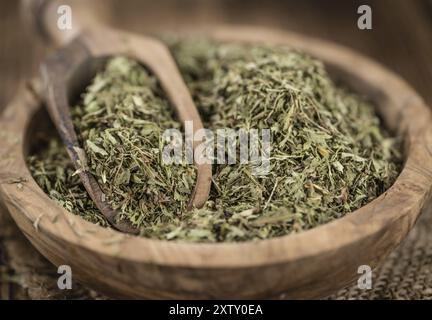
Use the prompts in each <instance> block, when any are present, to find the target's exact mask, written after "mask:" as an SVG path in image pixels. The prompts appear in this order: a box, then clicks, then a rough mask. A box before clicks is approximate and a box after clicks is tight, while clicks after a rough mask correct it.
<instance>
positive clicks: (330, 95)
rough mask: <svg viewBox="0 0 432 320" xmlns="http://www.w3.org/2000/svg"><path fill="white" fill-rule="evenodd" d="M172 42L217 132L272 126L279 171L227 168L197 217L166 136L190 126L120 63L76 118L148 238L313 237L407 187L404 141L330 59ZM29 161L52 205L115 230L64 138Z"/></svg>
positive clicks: (221, 167)
mask: <svg viewBox="0 0 432 320" xmlns="http://www.w3.org/2000/svg"><path fill="white" fill-rule="evenodd" d="M166 41H167V43H168V45H169V47H170V49H171V51H172V53H173V56H174V58H175V59H176V61H177V63H178V66H179V68H180V71H181V73H182V75H183V77H184V79H185V81H186V83H187V85H188V87H189V89H190V92H191V94H192V96H193V98H194V101H195V103H196V105H197V107H198V109H199V112H200V114H201V116H202V118H203V120H204V124H205V127H206V128H210V129H221V128H230V129H234V130H239V129H250V128H254V129H270V130H271V147H272V149H271V154H270V156H271V160H270V172H269V174H267V175H264V176H259V177H258V176H254V175H253V174H252V172H253V170H252V169H253V164H251V163H249V164H239V163H234V164H230V165H227V164H215V165H214V166H213V173H214V174H213V179H212V188H211V194H210V198H209V200H208V201H207V203H206V205H205V207H204V208H202V209H195V210H193V211H190V212H187V211H186V210H185V208H186V206H187V203H188V201H189V198H190V195H191V192H192V190H193V186H194V184H195V178H196V172H195V169H194V167H193V166H191V165H186V164H184V163H183V164H180V165H170V166H168V165H164V164H163V163H162V162H161V150H162V147H163V145H162V143H161V141H162V140H161V134H162V133H163V131H164V130H165V129H167V128H176V129H181V124H180V123H178V122H177V121H176V120H175V116H174V114H173V111H172V108H171V107H170V105H169V102H168V100H167V99H166V97H165V96H164V93H163V91H162V90H161V88H160V86H159V84H158V81H157V79H156V78H155V77H154V76H153V75H152V74H151V73H149V72H148V71H147V70H146V69H145V68H144V67H142V66H141V65H139V64H138V63H136V62H135V61H132V60H130V59H127V58H123V57H116V58H113V59H110V60H109V61H108V63H107V65H106V68H105V69H104V70H102V71H101V72H100V73H99V74H98V75H97V76H96V77H95V78H94V80H93V82H92V83H91V84H90V86H89V87H88V88H87V91H86V92H85V93H84V94H83V99H82V101H81V102H80V104H79V105H77V106H76V107H74V108H73V109H72V114H73V119H74V124H75V126H76V129H77V132H78V135H79V137H80V139H81V141H82V142H83V146H84V148H85V154H86V155H87V158H88V159H87V161H88V163H86V164H84V165H85V167H86V168H88V169H89V170H91V172H92V173H93V174H94V175H95V176H96V178H97V179H98V181H99V183H100V184H101V187H102V189H103V191H104V193H105V194H106V195H107V199H108V201H109V202H110V203H111V205H112V206H113V207H114V208H118V210H121V212H122V218H123V219H128V220H129V221H131V222H132V223H133V224H134V225H136V226H137V227H139V228H140V229H141V235H142V236H145V237H150V238H156V239H164V240H171V241H173V240H176V241H193V242H221V241H228V242H230V241H246V240H258V239H266V238H272V237H277V236H282V235H286V234H290V233H293V232H301V231H303V230H307V229H310V228H313V227H315V226H318V225H320V224H324V223H327V222H329V221H331V220H334V219H337V218H339V217H342V216H344V215H345V214H348V213H350V212H352V211H354V210H355V209H357V208H359V207H361V206H363V205H364V204H366V203H367V202H369V201H371V200H373V199H375V198H376V197H377V196H378V195H379V194H380V193H382V192H383V191H384V190H385V189H387V188H388V187H389V186H390V185H391V184H392V183H393V182H394V180H395V179H396V177H397V175H398V172H399V170H400V168H401V160H402V156H401V153H400V150H401V148H400V146H401V143H400V142H401V141H400V139H398V138H394V137H392V136H391V135H390V134H389V133H388V132H387V131H386V130H385V129H383V128H382V127H381V124H380V120H379V118H378V117H377V116H376V114H375V113H374V108H373V106H372V105H371V104H370V103H369V102H368V101H366V100H365V99H364V98H362V97H360V96H358V95H356V94H354V93H352V92H351V91H350V90H349V89H347V88H345V87H343V86H339V85H336V84H335V83H334V82H333V81H332V80H331V78H330V77H329V75H328V74H327V71H326V70H325V68H324V66H323V64H322V63H321V62H320V61H317V60H315V59H313V58H311V57H309V56H307V55H305V54H304V53H302V52H298V51H295V50H291V49H287V48H283V47H270V46H264V45H262V46H250V45H244V44H235V43H230V44H228V43H216V42H212V41H209V40H205V39H197V38H194V39H177V38H172V39H167V40H166ZM261 148H262V146H261V145H260V146H259V148H258V149H257V150H254V152H255V153H257V154H260V152H261ZM225 156H226V155H225ZM84 159H85V157H84ZM29 163H30V168H31V171H32V173H33V176H34V177H35V179H36V180H37V182H38V183H39V185H40V186H41V187H42V188H43V189H44V190H45V191H46V192H48V193H49V195H50V197H51V198H53V199H54V200H55V201H57V202H58V203H59V204H60V205H62V206H63V207H65V208H66V209H68V210H70V211H72V212H73V213H75V214H79V215H81V216H83V217H84V218H85V219H87V220H89V221H92V222H94V223H99V224H101V225H104V226H106V225H107V223H106V222H105V220H104V219H103V217H102V216H101V215H100V213H99V212H98V210H97V209H96V208H95V206H94V204H93V203H92V201H91V200H90V198H89V197H88V195H87V193H86V192H85V190H84V188H83V187H82V185H81V184H80V181H79V179H78V177H77V176H76V175H73V173H74V170H73V168H72V167H71V164H70V161H69V160H68V157H67V154H66V151H65V149H64V148H63V147H62V146H61V145H60V143H59V141H58V140H57V139H53V140H52V141H51V142H50V144H49V146H48V148H47V149H46V150H45V151H44V152H43V153H41V154H37V155H33V156H31V157H30V158H29ZM258 165H259V163H258ZM59 168H64V170H61V169H59Z"/></svg>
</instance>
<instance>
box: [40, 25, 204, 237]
mask: <svg viewBox="0 0 432 320" xmlns="http://www.w3.org/2000/svg"><path fill="white" fill-rule="evenodd" d="M39 25H43V23H39ZM45 25H46V23H45ZM57 32H58V31H57ZM45 33H49V30H45ZM57 36H58V35H57ZM114 55H122V56H127V57H130V58H133V59H136V60H137V61H139V62H141V63H142V64H143V65H145V66H147V67H148V68H149V69H150V70H151V71H152V72H153V73H154V74H155V76H156V77H157V78H158V79H159V82H160V84H161V86H162V88H163V89H164V91H165V94H166V95H167V97H168V99H169V101H170V102H171V104H172V106H173V107H174V108H175V110H176V112H177V115H178V118H179V120H180V121H181V122H182V123H184V122H185V121H191V122H192V123H193V132H194V133H195V132H196V131H197V130H199V129H202V128H203V125H202V122H201V118H200V116H199V113H198V111H197V109H196V107H195V105H194V103H193V101H192V98H191V96H190V93H189V91H188V89H187V87H186V85H185V84H184V82H183V80H182V77H181V75H180V72H179V71H178V69H177V66H176V64H175V62H174V60H173V58H172V56H171V54H170V53H169V51H168V49H167V48H166V47H165V45H164V44H163V43H161V42H160V41H158V40H156V39H153V38H150V37H144V36H136V35H132V34H129V33H125V32H120V31H115V30H111V29H109V28H106V27H94V28H92V29H91V30H89V31H82V32H81V33H80V34H79V35H78V36H76V37H75V38H74V39H73V40H72V41H71V42H69V44H67V45H66V46H64V47H62V48H61V49H59V50H57V51H56V52H54V53H53V54H52V55H51V56H49V57H48V59H47V60H46V61H45V62H44V63H43V64H42V66H41V72H42V77H43V79H44V84H45V86H46V100H47V109H48V112H49V114H50V116H51V119H52V121H53V122H54V125H55V127H56V128H57V130H58V132H59V134H60V137H61V139H62V140H63V143H64V144H65V146H66V148H67V152H68V154H69V156H70V158H71V160H72V162H73V165H74V166H75V168H76V169H77V170H78V174H79V177H80V179H81V181H82V183H83V184H84V187H85V188H86V190H87V192H88V193H89V195H90V197H91V198H92V200H93V201H94V203H95V204H96V206H97V207H98V208H99V210H100V211H101V213H102V214H103V215H104V216H105V218H106V219H107V220H108V221H109V222H110V223H111V225H112V226H113V227H114V228H116V229H118V230H120V231H123V232H127V233H137V232H138V230H137V229H136V228H134V227H133V226H132V225H131V224H130V223H127V222H125V221H118V219H117V217H118V214H119V213H118V212H117V211H115V210H113V209H112V207H111V206H110V205H109V204H108V203H107V202H106V201H105V195H104V194H103V192H102V190H101V188H100V186H99V184H98V182H97V181H96V179H95V177H94V176H93V175H92V174H91V173H90V172H89V171H88V170H87V168H86V162H87V161H86V155H85V152H84V149H83V148H82V147H81V146H80V145H79V142H78V139H77V135H76V132H75V129H74V126H73V123H72V119H71V114H70V102H69V101H70V98H71V97H72V96H74V95H76V93H77V92H80V91H82V88H83V87H84V85H85V84H86V83H88V82H89V80H90V79H91V77H92V76H93V75H94V73H95V72H96V70H98V69H99V68H100V67H101V65H102V64H103V62H104V61H105V59H106V58H107V57H109V56H114ZM194 148H195V147H194ZM197 156H198V157H204V155H203V154H201V155H195V159H196V157H197ZM195 165H196V168H197V180H196V184H195V187H194V190H193V192H192V194H191V198H190V201H189V204H188V210H190V209H192V208H194V207H197V208H200V207H202V206H203V205H204V203H205V202H206V200H207V198H208V195H209V192H210V185H211V175H212V172H211V165H210V164H197V163H195Z"/></svg>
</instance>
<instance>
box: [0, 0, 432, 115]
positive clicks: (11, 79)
mask: <svg viewBox="0 0 432 320" xmlns="http://www.w3.org/2000/svg"><path fill="white" fill-rule="evenodd" d="M63 2H64V3H70V4H72V7H74V6H88V7H89V9H88V10H89V11H90V12H91V10H94V11H95V14H98V11H100V10H99V9H100V8H101V7H103V9H104V11H105V12H108V13H109V14H110V23H111V24H112V25H115V26H117V27H121V28H125V29H129V30H133V31H136V32H146V31H154V30H160V29H165V30H177V29H179V28H183V27H194V28H199V27H200V26H202V25H208V24H218V23H230V24H252V25H263V26H270V27H277V28H282V29H290V30H294V31H297V32H301V33H305V34H308V35H313V36H317V37H321V38H325V39H330V40H332V41H335V42H338V43H341V44H344V45H347V46H349V47H352V48H354V49H356V50H358V51H360V52H362V53H364V54H366V55H368V56H370V57H372V58H374V59H376V60H378V61H380V62H382V63H383V64H385V65H387V66H388V67H390V68H391V69H393V70H394V71H396V72H397V73H399V74H400V75H402V76H403V77H404V78H405V79H407V80H408V81H409V82H410V83H411V84H412V85H413V86H414V87H415V88H416V89H417V90H418V91H419V92H420V93H421V94H422V95H423V97H424V98H425V99H426V101H427V102H429V103H430V104H431V103H432V90H431V84H432V1H430V0H429V1H428V0H374V1H372V0H363V1H357V0H352V1H351V0H326V1H322V0H303V1H281V0H248V1H243V0H158V1H151V0H121V1H119V0H117V1H115V0H92V1H85V0H65V1H63ZM89 3H91V6H90V5H89ZM361 4H368V5H370V6H371V8H372V12H373V29H372V30H359V29H358V28H357V18H358V14H357V8H358V6H360V5H361ZM18 5H19V1H14V0H3V1H2V2H1V4H0V34H1V35H0V81H1V86H0V109H1V108H2V107H3V106H4V105H5V103H6V102H7V101H8V100H9V99H10V97H11V96H12V94H13V92H14V91H15V89H16V85H17V83H18V81H19V80H20V79H22V78H23V77H26V76H28V75H29V74H30V73H31V72H32V71H34V70H35V69H36V68H37V63H38V62H39V61H40V59H41V57H42V56H43V54H44V48H43V47H42V46H41V45H40V44H38V39H32V36H31V35H25V30H24V27H23V25H22V23H21V21H20V19H19V15H18ZM95 8H96V9H95Z"/></svg>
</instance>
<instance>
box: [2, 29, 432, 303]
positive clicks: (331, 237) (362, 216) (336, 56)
mask: <svg viewBox="0 0 432 320" xmlns="http://www.w3.org/2000/svg"><path fill="white" fill-rule="evenodd" d="M205 33H206V34H207V35H208V36H211V37H214V38H217V39H220V40H225V41H246V42H264V43H269V44H284V45H288V46H291V47H294V48H299V49H302V50H304V51H306V52H308V53H309V54H311V55H313V56H315V57H317V58H319V59H321V60H323V61H324V62H325V64H326V65H327V67H328V69H329V71H330V72H331V74H332V75H333V76H335V77H337V78H338V79H341V80H342V81H344V82H345V83H347V84H348V85H349V86H351V87H352V88H353V89H355V90H356V91H358V92H360V93H363V94H365V95H366V96H367V97H369V98H370V99H371V100H372V101H373V102H374V103H375V104H376V106H377V110H378V112H379V114H380V115H381V117H382V118H383V119H384V122H385V124H386V125H387V126H388V128H390V129H392V130H395V131H398V132H399V133H402V134H403V135H404V137H405V141H406V150H405V165H404V168H403V170H402V172H401V174H400V176H399V177H398V179H397V180H396V182H395V183H394V185H393V186H392V187H391V188H390V189H389V190H387V191H386V192H385V193H384V194H382V195H381V196H380V197H378V198H377V199H376V200H374V201H372V202H371V203H369V204H367V205H366V206H364V207H362V208H360V209H358V210H356V211H355V212H353V213H351V214H349V215H347V216H345V217H343V218H341V219H338V220H336V221H333V222H331V223H328V224H325V225H323V226H320V227H317V228H315V229H312V230H309V231H305V232H302V233H298V234H293V235H288V236H283V237H279V238H274V239H270V240H263V241H257V242H246V243H218V244H193V243H179V242H168V241H158V240H151V239H146V238H139V237H135V236H129V235H125V234H122V233H119V232H117V231H114V230H110V229H104V228H102V227H99V226H96V225H94V224H92V223H89V222H86V221H85V220H83V219H82V218H80V217H78V216H75V215H73V214H71V213H69V212H67V211H66V210H65V209H63V208H62V207H60V206H58V205H56V203H55V202H53V201H52V200H50V199H49V197H48V196H47V195H46V194H45V193H44V192H43V191H42V190H41V188H39V186H38V185H37V184H36V182H35V181H34V180H33V178H32V176H31V174H30V172H29V169H28V167H27V165H26V161H25V158H26V154H27V152H28V150H29V146H30V145H31V143H32V141H33V142H34V137H35V135H36V134H37V133H38V132H39V131H41V130H43V129H42V128H43V123H44V122H48V119H44V118H43V117H46V114H45V113H44V112H42V111H41V110H43V105H42V102H41V99H40V96H41V90H40V88H39V87H38V83H39V82H38V80H37V79H36V80H35V81H34V82H33V84H32V85H27V86H25V87H23V88H22V89H21V90H20V92H19V93H18V95H17V98H16V99H15V100H14V101H13V102H12V103H11V104H10V105H9V106H8V107H7V109H6V110H5V112H4V114H3V117H2V120H1V126H0V128H1V132H0V135H1V137H2V138H1V140H0V141H1V142H0V150H1V151H0V152H1V159H0V182H1V184H0V192H1V196H2V198H3V200H4V202H5V204H6V206H7V208H8V210H9V211H10V213H11V215H12V217H13V218H14V220H15V221H16V223H17V224H18V226H19V228H20V229H21V230H22V232H23V233H24V234H25V235H26V236H27V238H28V239H29V240H30V241H31V242H32V244H33V245H34V246H35V247H36V248H37V249H38V250H39V251H40V252H41V253H42V254H43V255H44V256H45V257H47V258H48V259H49V260H50V261H51V262H52V263H54V264H55V265H62V264H67V265H70V266H71V268H72V272H73V276H74V277H75V279H79V281H81V282H83V283H85V284H88V285H89V286H90V287H92V288H94V289H95V290H98V291H100V292H102V293H104V294H107V295H110V296H113V297H132V298H201V299H203V298H227V299H230V298H246V299H247V298H280V297H282V298H318V297H324V296H326V295H328V294H331V293H332V292H334V291H335V290H338V289H340V288H342V287H344V286H346V285H347V284H349V283H351V282H353V281H356V279H358V277H359V276H360V275H359V274H358V273H357V272H358V268H359V266H360V265H369V266H370V267H372V268H375V267H376V266H378V265H379V264H380V263H381V262H382V261H383V260H384V258H385V257H386V256H387V255H388V254H389V253H390V251H392V250H393V249H394V248H395V247H396V246H397V245H398V244H399V243H400V242H401V240H402V239H404V237H405V236H406V234H407V233H408V231H409V230H410V229H411V228H412V227H413V225H414V223H415V221H416V220H417V218H418V216H419V214H420V212H421V211H422V209H423V207H424V206H425V203H426V201H427V200H429V198H430V194H431V187H432V151H431V150H432V149H431V148H432V131H431V128H430V126H429V123H431V115H430V112H429V110H428V108H427V107H426V106H425V104H424V102H423V101H422V99H421V98H420V97H419V96H418V95H417V94H416V93H415V92H414V90H413V89H411V88H410V87H409V86H408V85H407V84H406V83H405V82H404V81H403V80H402V79H400V78H399V77H398V76H396V75H395V74H393V73H391V72H389V71H387V70H386V69H384V68H383V67H382V66H380V65H378V64H376V63H374V62H372V61H370V60H369V59H367V58H365V57H363V56H361V55H359V54H357V53H355V52H353V51H350V50H348V49H345V48H342V47H340V46H337V45H334V44H330V43H328V42H324V41H320V40H316V39H311V38H307V37H305V36H301V35H295V34H292V33H287V32H279V31H275V30H265V29H256V28H247V27H218V28H214V29H211V30H208V31H205ZM41 117H42V118H41ZM19 181H24V182H22V183H21V184H17V182H19Z"/></svg>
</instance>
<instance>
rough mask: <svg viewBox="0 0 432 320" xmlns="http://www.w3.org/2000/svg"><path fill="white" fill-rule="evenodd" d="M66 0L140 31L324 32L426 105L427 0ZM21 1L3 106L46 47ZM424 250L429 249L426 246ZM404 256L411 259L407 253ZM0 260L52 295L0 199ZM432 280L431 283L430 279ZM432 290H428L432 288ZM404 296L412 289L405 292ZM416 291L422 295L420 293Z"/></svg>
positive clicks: (7, 40) (0, 14)
mask: <svg viewBox="0 0 432 320" xmlns="http://www.w3.org/2000/svg"><path fill="white" fill-rule="evenodd" d="M63 2H64V3H66V4H71V5H72V7H74V6H87V7H88V9H87V11H88V13H89V14H92V13H94V14H99V13H100V12H102V11H103V12H104V13H106V14H107V15H108V18H109V19H108V21H109V23H110V24H111V25H113V26H116V27H120V28H124V29H129V30H133V31H136V32H140V33H145V32H148V31H156V30H171V31H172V30H178V29H179V28H184V27H187V28H190V27H193V28H199V27H200V26H204V25H209V24H220V23H229V24H248V25H262V26H268V27H276V28H281V29H289V30H293V31H296V32H300V33H305V34H308V35H312V36H316V37H321V38H325V39H329V40H332V41H335V42H338V43H340V44H344V45H346V46H349V47H352V48H354V49H356V50H358V51H360V52H362V53H363V54H365V55H368V56H370V57H372V58H374V59H376V60H377V61H380V62H381V63H383V64H384V65H386V66H387V67H389V68H390V69H393V70H394V71H395V72H397V73H398V74H400V75H401V76H402V77H404V78H405V79H406V80H407V81H408V82H409V83H411V85H412V86H413V87H415V88H416V89H417V90H418V91H419V93H420V94H421V95H422V96H423V97H424V98H425V100H426V101H427V102H428V104H429V105H432V88H431V86H432V1H431V0H362V1H357V0H352V1H350V0H325V1H323V0H303V1H281V0H247V1H244V0H158V1H154V0H117V1H114V0H92V1H86V0H65V1H63ZM362 4H368V5H370V6H371V8H372V13H373V29H372V30H363V31H362V30H359V29H358V28H357V19H358V14H357V8H358V7H359V6H360V5H362ZM18 7H19V1H15V0H2V1H1V3H0V112H1V110H2V109H3V108H4V106H5V105H6V104H7V103H8V101H10V99H11V98H12V97H13V95H14V93H15V92H16V89H17V86H18V84H19V83H20V81H21V80H23V79H26V78H28V77H29V76H30V75H31V74H32V73H33V72H35V71H36V70H37V67H38V63H39V62H40V60H41V59H42V58H43V56H44V55H45V54H46V51H47V49H46V48H45V47H44V46H43V45H42V44H41V43H40V42H39V39H35V37H33V36H32V34H31V33H27V32H26V30H25V28H24V26H23V24H22V22H21V20H20V16H19V8H18ZM353 67H355V66H353ZM429 220H430V219H429ZM424 227H425V225H424V223H423V226H422V225H420V229H419V227H416V229H415V230H413V232H412V234H411V236H412V239H413V240H409V239H408V244H407V245H405V248H406V250H405V249H404V250H405V251H407V252H413V251H414V250H413V249H412V247H410V246H417V245H416V244H418V248H419V249H418V250H420V251H421V252H423V255H425V254H426V252H432V246H430V248H429V249H425V248H426V247H425V246H427V245H428V243H432V235H431V234H432V232H431V231H432V230H431V228H432V227H429V226H428V227H427V228H426V229H425V228H424ZM422 228H423V229H422ZM423 231H424V232H423ZM418 234H420V236H418ZM426 235H429V236H426ZM427 237H429V238H427ZM418 239H421V241H420V240H418ZM416 248H417V247H416ZM405 251H399V253H397V252H396V253H395V255H394V258H393V259H394V260H395V261H394V263H398V261H399V260H400V259H399V258H398V257H399V255H401V256H404V255H405V253H404V252H405ZM420 256H422V255H420ZM426 257H429V256H428V255H427V254H426ZM431 257H432V256H431ZM405 260H407V261H409V259H404V261H405ZM389 261H390V260H389ZM425 261H426V260H425ZM427 263H429V262H427V261H426V262H425V264H427ZM388 265H389V267H388V269H389V270H394V268H393V262H391V261H390V262H389V263H388ZM419 265H420V266H422V265H423V262H419ZM1 268H3V269H8V268H12V269H14V270H12V271H10V273H13V272H14V271H15V272H19V273H22V274H24V275H25V276H24V279H25V280H21V281H24V285H23V284H22V283H21V288H26V290H27V292H26V294H25V295H22V296H21V297H25V296H27V297H28V296H29V297H40V298H49V297H52V296H50V295H51V294H52V291H50V290H49V289H48V288H45V287H44V285H46V284H47V283H51V282H52V281H51V282H50V281H46V280H45V279H46V277H49V274H51V273H53V272H54V275H55V270H54V268H53V267H52V266H50V265H48V264H46V262H45V260H44V259H41V257H40V256H39V254H38V253H37V252H35V251H34V250H33V249H32V248H31V247H30V246H29V245H28V243H27V242H26V240H25V239H24V238H23V237H22V236H21V235H20V233H19V231H18V230H17V229H16V227H15V226H14V224H13V223H12V222H11V221H10V218H8V216H7V215H6V214H5V212H4V210H2V207H1V203H0V273H1V271H2V269H1ZM46 269H48V270H46ZM404 270H405V269H404ZM428 270H429V269H428ZM389 272H390V271H389ZM404 272H405V271H404ZM417 273H418V272H417V270H415V271H413V274H417ZM427 274H432V273H430V272H428V273H427ZM0 275H1V274H0ZM430 280H431V281H430V282H431V284H432V279H430ZM384 281H387V280H384ZM12 282H13V281H12ZM4 283H5V281H3V284H4ZM53 283H54V282H53ZM53 283H51V284H53ZM429 289H430V288H423V289H422V290H429ZM9 290H10V286H9V285H6V286H5V285H2V279H1V278H0V299H1V297H2V296H3V297H10V296H11V294H10V291H9ZM31 290H33V291H31ZM34 290H36V291H34ZM382 290H383V292H384V293H383V294H382V295H381V293H379V294H378V297H381V298H382V297H384V296H385V295H391V296H392V295H393V294H392V293H389V292H390V291H391V290H390V289H386V285H383V289H382ZM386 290H387V291H386ZM3 291H4V292H3ZM57 291H58V290H57ZM430 291H431V292H432V289H430ZM32 292H33V293H32ZM75 294H76V296H75V297H80V296H81V293H77V292H76V291H75ZM408 296H412V295H410V293H409V292H408ZM15 297H16V295H15ZM69 297H70V294H69ZM417 297H422V294H420V296H417Z"/></svg>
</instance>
